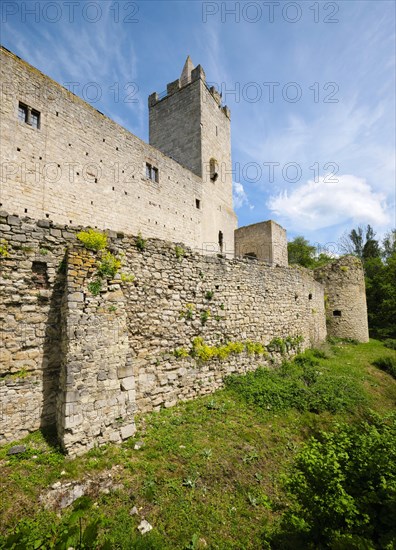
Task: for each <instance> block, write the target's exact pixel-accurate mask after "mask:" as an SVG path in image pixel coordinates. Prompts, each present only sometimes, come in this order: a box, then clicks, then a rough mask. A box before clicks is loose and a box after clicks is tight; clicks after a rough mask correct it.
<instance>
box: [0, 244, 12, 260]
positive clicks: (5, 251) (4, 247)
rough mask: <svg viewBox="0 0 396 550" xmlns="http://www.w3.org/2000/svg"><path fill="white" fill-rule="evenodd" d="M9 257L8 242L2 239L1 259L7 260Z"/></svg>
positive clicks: (0, 245) (0, 247)
mask: <svg viewBox="0 0 396 550" xmlns="http://www.w3.org/2000/svg"><path fill="white" fill-rule="evenodd" d="M9 255H10V254H9V252H8V243H7V241H6V240H5V239H0V258H7V257H8V256H9Z"/></svg>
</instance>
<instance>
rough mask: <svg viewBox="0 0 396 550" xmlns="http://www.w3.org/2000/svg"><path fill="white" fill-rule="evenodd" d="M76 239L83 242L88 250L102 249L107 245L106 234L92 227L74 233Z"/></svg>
mask: <svg viewBox="0 0 396 550" xmlns="http://www.w3.org/2000/svg"><path fill="white" fill-rule="evenodd" d="M76 237H77V239H78V240H79V241H81V242H82V243H83V245H84V246H85V248H88V250H95V251H98V250H104V249H105V248H106V246H107V235H105V234H104V233H101V232H100V231H95V230H94V229H88V231H80V233H77V235H76Z"/></svg>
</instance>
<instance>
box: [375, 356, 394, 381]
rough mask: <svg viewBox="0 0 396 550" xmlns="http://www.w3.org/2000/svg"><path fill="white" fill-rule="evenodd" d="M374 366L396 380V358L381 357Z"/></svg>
mask: <svg viewBox="0 0 396 550" xmlns="http://www.w3.org/2000/svg"><path fill="white" fill-rule="evenodd" d="M373 364H374V365H375V366H376V367H378V368H379V369H381V370H383V371H385V372H387V373H388V374H390V375H391V376H392V377H393V378H395V379H396V357H391V356H390V355H387V356H386V357H380V358H379V359H377V360H376V361H374V363H373Z"/></svg>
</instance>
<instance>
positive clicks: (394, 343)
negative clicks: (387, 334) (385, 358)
mask: <svg viewBox="0 0 396 550" xmlns="http://www.w3.org/2000/svg"><path fill="white" fill-rule="evenodd" d="M384 346H385V347H386V348H389V349H396V339H395V338H387V339H386V340H385V341H384Z"/></svg>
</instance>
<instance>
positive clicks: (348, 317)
mask: <svg viewBox="0 0 396 550" xmlns="http://www.w3.org/2000/svg"><path fill="white" fill-rule="evenodd" d="M315 279H316V280H317V281H319V282H321V283H322V284H323V285H324V287H325V308H326V321H327V335H328V336H335V337H337V338H353V339H354V340H358V341H359V342H368V339H369V332H368V321H367V304H366V289H365V284H364V272H363V266H362V263H361V261H360V260H359V259H358V258H356V257H355V256H343V257H342V258H339V259H338V260H336V261H335V262H333V263H331V264H328V265H326V266H323V267H320V268H317V269H316V270H315Z"/></svg>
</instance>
